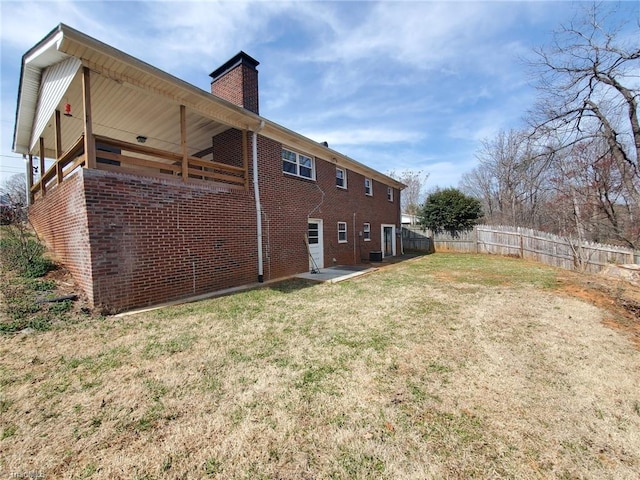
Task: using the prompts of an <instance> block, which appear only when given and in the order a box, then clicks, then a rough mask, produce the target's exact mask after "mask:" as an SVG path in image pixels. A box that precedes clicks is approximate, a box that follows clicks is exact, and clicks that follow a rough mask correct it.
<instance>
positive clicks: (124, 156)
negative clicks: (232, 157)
mask: <svg viewBox="0 0 640 480" xmlns="http://www.w3.org/2000/svg"><path fill="white" fill-rule="evenodd" d="M93 138H94V142H95V145H96V149H95V150H96V168H97V169H98V170H108V171H114V172H120V171H126V172H129V173H138V174H140V175H145V176H153V177H159V178H174V179H175V178H180V177H182V172H183V168H182V161H183V160H182V155H180V154H179V153H175V152H170V151H167V150H161V149H158V148H153V147H148V146H145V145H139V144H135V143H129V142H125V141H122V140H116V139H114V138H108V137H102V136H99V135H94V137H93ZM85 163H86V155H85V153H84V136H81V137H80V138H79V139H78V140H77V141H76V143H74V144H73V146H72V147H71V148H70V149H69V150H67V151H66V152H65V153H63V154H62V155H61V156H60V158H59V159H58V160H57V161H56V162H55V163H54V164H53V165H52V166H51V167H50V168H49V169H48V170H47V171H46V172H45V173H44V175H42V177H41V178H40V180H39V181H38V182H36V183H35V184H34V185H33V186H32V187H31V195H32V197H33V198H37V197H39V196H43V195H46V192H47V191H48V190H49V189H50V188H54V187H55V186H56V185H58V184H60V183H62V182H63V181H64V179H65V178H66V177H68V176H69V175H70V174H71V172H73V171H74V170H75V169H76V168H78V167H82V166H84V165H85ZM186 171H187V178H185V179H183V181H189V182H191V181H196V182H198V181H200V182H218V183H222V184H225V185H229V186H234V187H243V188H247V185H248V183H247V172H246V170H245V169H244V168H241V167H236V166H233V165H227V164H224V163H220V162H215V161H209V160H203V159H201V158H197V157H191V156H189V157H187V168H186Z"/></svg>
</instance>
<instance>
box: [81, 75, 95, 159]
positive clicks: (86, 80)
mask: <svg viewBox="0 0 640 480" xmlns="http://www.w3.org/2000/svg"><path fill="white" fill-rule="evenodd" d="M82 101H83V107H84V111H83V114H84V154H85V156H86V162H85V164H84V167H85V168H96V142H95V140H94V138H93V122H92V119H91V70H89V67H82Z"/></svg>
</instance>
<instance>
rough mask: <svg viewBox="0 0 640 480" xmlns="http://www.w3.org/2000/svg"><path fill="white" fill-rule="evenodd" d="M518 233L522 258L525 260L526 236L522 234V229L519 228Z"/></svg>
mask: <svg viewBox="0 0 640 480" xmlns="http://www.w3.org/2000/svg"><path fill="white" fill-rule="evenodd" d="M516 232H518V236H519V237H520V258H522V259H524V238H523V237H524V236H523V234H522V229H521V228H520V227H518V228H516Z"/></svg>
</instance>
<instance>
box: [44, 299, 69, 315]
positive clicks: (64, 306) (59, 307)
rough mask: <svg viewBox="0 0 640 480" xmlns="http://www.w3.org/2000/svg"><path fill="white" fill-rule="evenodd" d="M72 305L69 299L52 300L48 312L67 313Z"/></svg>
mask: <svg viewBox="0 0 640 480" xmlns="http://www.w3.org/2000/svg"><path fill="white" fill-rule="evenodd" d="M72 307H73V302H72V301H71V300H63V301H61V302H53V303H51V304H49V309H48V310H49V313H51V314H53V315H61V314H63V313H67V312H68V311H69V310H71V308H72Z"/></svg>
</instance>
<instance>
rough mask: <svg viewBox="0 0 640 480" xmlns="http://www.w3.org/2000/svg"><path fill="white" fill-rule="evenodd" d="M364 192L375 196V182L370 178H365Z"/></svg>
mask: <svg viewBox="0 0 640 480" xmlns="http://www.w3.org/2000/svg"><path fill="white" fill-rule="evenodd" d="M364 193H365V194H366V195H369V196H370V197H371V196H373V182H372V181H371V179H370V178H365V179H364Z"/></svg>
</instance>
